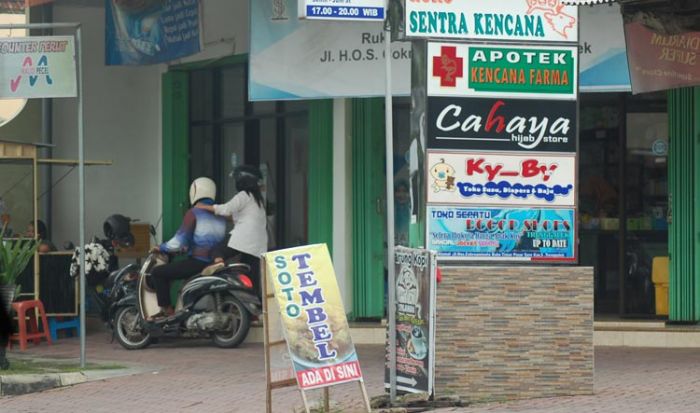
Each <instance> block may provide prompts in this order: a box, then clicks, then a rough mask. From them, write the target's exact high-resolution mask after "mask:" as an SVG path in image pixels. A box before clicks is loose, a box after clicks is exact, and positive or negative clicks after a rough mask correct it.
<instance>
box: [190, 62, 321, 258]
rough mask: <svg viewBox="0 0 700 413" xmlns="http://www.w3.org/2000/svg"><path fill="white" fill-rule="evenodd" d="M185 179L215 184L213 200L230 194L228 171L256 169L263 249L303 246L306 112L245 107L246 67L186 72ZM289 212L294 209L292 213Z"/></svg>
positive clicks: (299, 107)
mask: <svg viewBox="0 0 700 413" xmlns="http://www.w3.org/2000/svg"><path fill="white" fill-rule="evenodd" d="M190 97H191V100H190V137H191V139H190V175H191V178H193V179H194V178H196V177H199V176H207V177H211V178H213V179H214V180H215V181H216V182H217V184H218V191H219V193H218V195H217V196H218V198H219V199H220V200H222V201H223V200H228V199H231V198H232V197H233V196H234V195H235V194H236V188H235V183H234V181H233V179H232V171H233V169H234V168H235V167H236V166H238V165H243V164H249V165H256V166H258V167H259V168H260V170H261V172H262V173H263V177H264V179H263V181H264V182H263V187H264V188H263V196H264V197H265V203H266V209H267V214H268V240H269V245H268V248H270V249H273V248H284V247H292V246H296V245H303V244H305V243H306V242H307V230H306V223H307V219H306V214H307V211H306V208H299V207H298V206H299V205H306V197H307V191H306V182H307V171H308V105H307V103H306V102H304V101H295V102H273V101H270V102H248V91H247V68H246V65H244V64H239V65H230V66H224V67H215V68H211V69H204V70H196V71H193V72H191V73H190ZM293 206H294V207H293Z"/></svg>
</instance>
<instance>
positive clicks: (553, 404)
mask: <svg viewBox="0 0 700 413" xmlns="http://www.w3.org/2000/svg"><path fill="white" fill-rule="evenodd" d="M110 338H111V337H110V335H109V333H107V332H105V331H100V332H97V333H93V334H90V335H89V336H88V351H87V355H88V360H89V361H90V362H96V361H110V362H116V363H120V364H125V365H138V366H141V367H143V368H147V369H148V370H149V371H150V372H148V373H143V374H138V375H134V376H129V377H117V378H111V379H109V380H103V381H94V382H89V383H85V384H80V385H78V386H74V387H66V388H60V389H55V390H51V391H47V392H43V393H35V394H30V395H24V396H17V397H6V398H1V399H0V412H32V413H34V412H37V413H39V412H51V413H56V412H86V413H87V412H90V413H93V412H94V413H98V412H124V411H125V412H145V411H147V412H149V413H157V412H167V413H173V412H207V413H218V412H263V411H264V406H265V376H264V363H263V352H262V346H261V345H259V344H247V345H244V346H243V347H241V348H239V349H233V350H222V349H219V348H216V347H214V346H213V345H212V344H211V343H210V342H208V341H207V340H178V341H166V342H163V343H160V344H158V345H154V346H151V347H149V348H147V349H144V350H139V351H126V350H123V349H122V348H121V347H120V346H119V344H117V343H116V342H114V343H110ZM78 350H79V348H78V340H77V339H60V340H58V342H56V343H55V344H54V345H53V346H50V347H49V346H47V345H46V344H41V345H39V346H36V347H35V346H31V347H30V348H29V350H28V351H27V353H29V354H32V355H35V356H38V357H66V358H77V357H78V354H79V353H78ZM358 351H359V356H360V362H361V364H362V369H363V373H364V376H365V378H366V381H367V388H368V391H369V393H370V395H377V394H380V393H382V359H383V349H382V347H381V346H358ZM595 377H596V384H595V391H596V394H595V395H594V396H588V397H573V398H566V397H564V398H555V399H538V400H529V401H521V402H514V403H508V404H493V405H480V406H472V407H468V408H462V409H443V410H441V411H442V412H447V411H460V412H468V413H481V412H503V413H505V412H509V413H511V412H523V413H524V412H532V413H534V412H537V413H542V412H562V413H564V412H566V413H577V412H581V413H583V412H585V413H590V412H615V413H625V412H629V413H647V412H648V413H662V412H668V413H691V412H692V413H696V412H700V351H697V350H693V349H670V350H664V349H633V348H609V347H606V348H599V349H597V351H596V376H595ZM318 397H320V392H315V393H312V398H318ZM331 397H332V399H333V400H334V401H336V402H337V403H338V404H339V407H341V408H342V409H343V411H349V412H354V411H361V401H360V393H359V389H358V387H357V385H356V384H352V385H343V386H338V387H334V388H332V389H331ZM274 398H275V403H274V411H278V412H290V411H293V409H294V408H295V407H296V408H299V407H301V399H300V397H299V393H298V392H297V391H296V390H294V389H292V388H288V389H283V390H276V391H275V392H274Z"/></svg>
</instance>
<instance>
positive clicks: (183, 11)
mask: <svg viewBox="0 0 700 413" xmlns="http://www.w3.org/2000/svg"><path fill="white" fill-rule="evenodd" d="M105 9H106V14H105V17H106V26H107V30H106V32H105V35H106V37H107V38H106V49H107V50H106V53H105V55H106V56H105V58H106V63H107V65H148V64H154V63H163V62H169V61H171V60H175V59H178V58H181V57H184V56H189V55H192V54H195V53H197V52H199V51H200V50H201V48H202V47H201V42H202V40H201V24H200V23H201V22H200V19H201V14H200V8H199V0H159V1H153V0H151V1H138V2H134V1H128V2H127V1H117V0H105Z"/></svg>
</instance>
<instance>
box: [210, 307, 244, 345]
mask: <svg viewBox="0 0 700 413" xmlns="http://www.w3.org/2000/svg"><path fill="white" fill-rule="evenodd" d="M221 309H222V312H223V313H224V314H226V315H229V316H231V319H230V320H229V323H228V325H227V326H226V328H224V329H222V330H220V331H218V332H216V333H214V343H215V344H216V345H217V346H219V347H221V348H234V347H238V346H239V345H240V344H241V343H242V342H243V340H245V338H246V336H247V335H248V330H249V329H250V313H249V312H248V310H246V308H245V306H243V303H241V302H240V301H238V299H237V298H235V297H231V296H226V297H224V298H223V301H222V303H221Z"/></svg>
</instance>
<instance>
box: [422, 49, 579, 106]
mask: <svg viewBox="0 0 700 413" xmlns="http://www.w3.org/2000/svg"><path fill="white" fill-rule="evenodd" d="M577 56H578V48H576V47H546V46H534V47H533V46H486V45H469V44H463V43H461V44H457V43H429V44H428V95H429V96H461V97H514V98H520V97H522V98H539V99H562V100H576V92H577V89H576V82H577V78H578V76H577V75H576V69H577V63H576V60H577Z"/></svg>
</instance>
